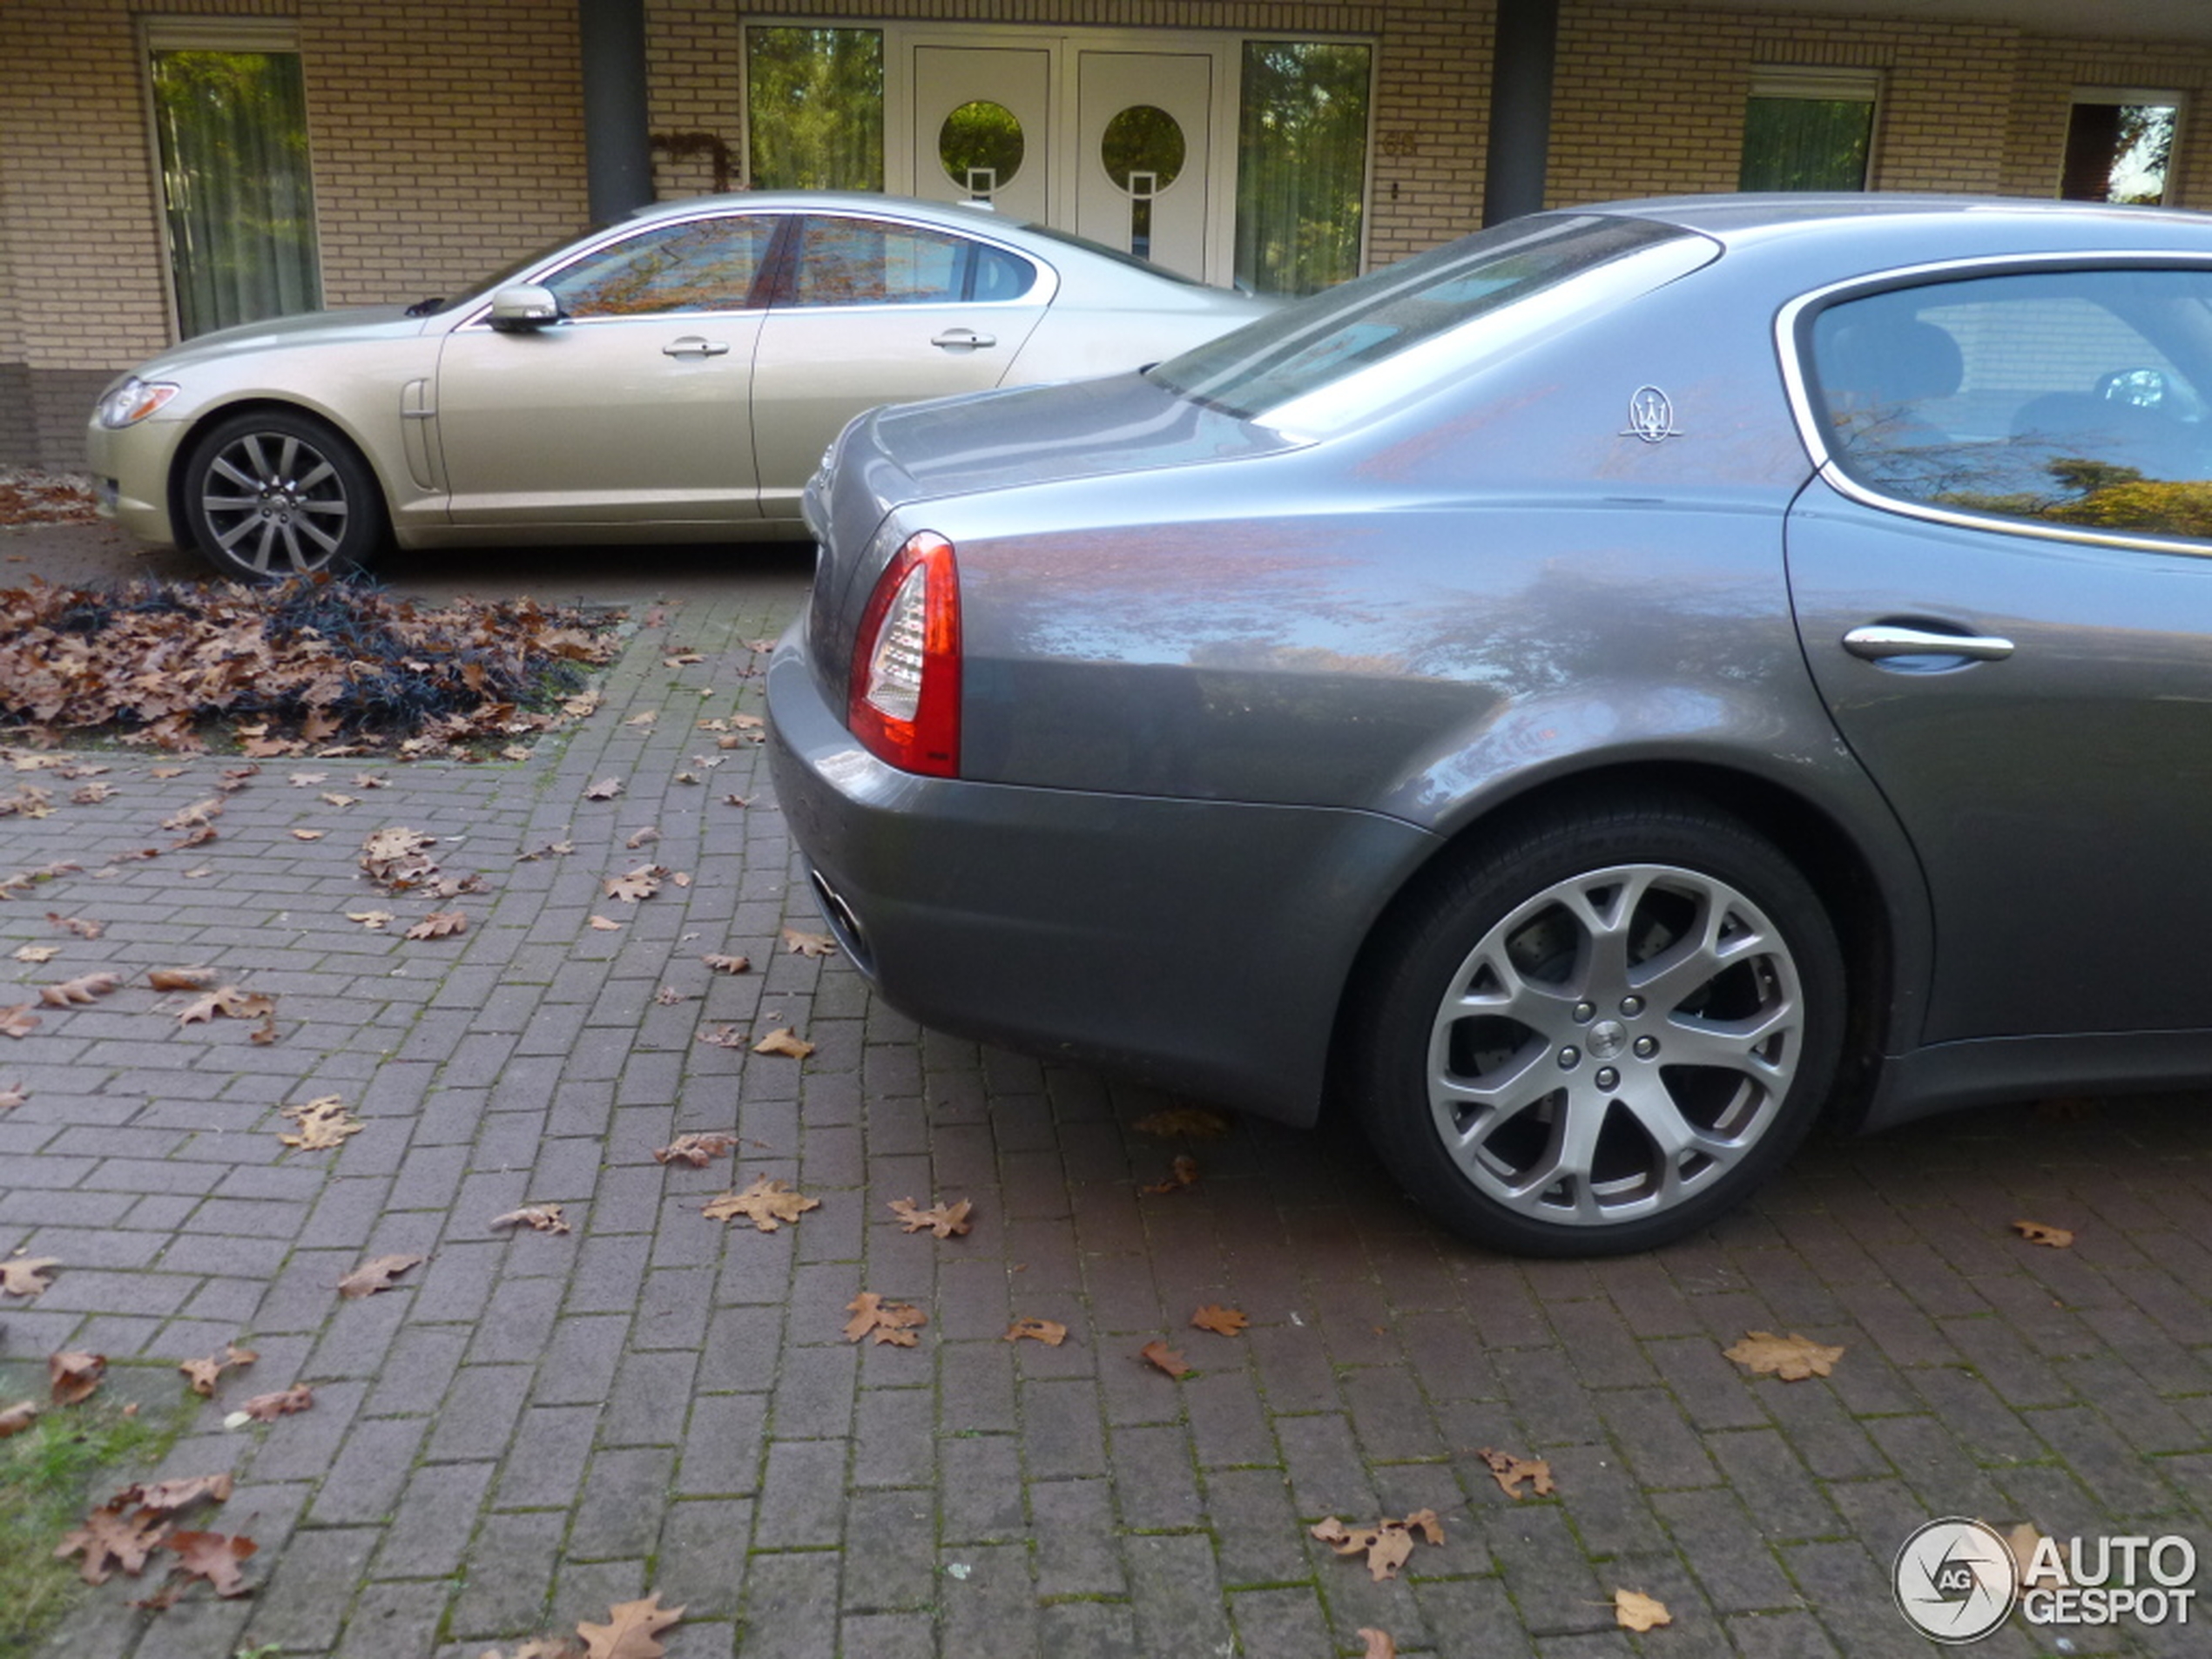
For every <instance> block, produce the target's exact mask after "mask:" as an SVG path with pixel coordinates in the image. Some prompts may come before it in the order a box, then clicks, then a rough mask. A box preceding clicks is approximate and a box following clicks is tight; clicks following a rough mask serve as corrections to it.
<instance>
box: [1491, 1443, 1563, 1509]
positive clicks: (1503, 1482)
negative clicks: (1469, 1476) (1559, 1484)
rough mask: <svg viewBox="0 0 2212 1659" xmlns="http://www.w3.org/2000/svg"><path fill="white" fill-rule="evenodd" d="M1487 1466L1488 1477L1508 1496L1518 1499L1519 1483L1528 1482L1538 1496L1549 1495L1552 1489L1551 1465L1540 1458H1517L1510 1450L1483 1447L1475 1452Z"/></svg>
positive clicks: (1519, 1494) (1519, 1492)
mask: <svg viewBox="0 0 2212 1659" xmlns="http://www.w3.org/2000/svg"><path fill="white" fill-rule="evenodd" d="M1475 1456H1477V1457H1479V1458H1480V1459H1481V1460H1483V1462H1484V1463H1486V1464H1487V1465H1488V1466H1489V1469H1490V1478H1491V1479H1492V1480H1495V1481H1496V1482H1497V1483H1498V1486H1499V1487H1500V1489H1501V1490H1502V1491H1503V1492H1504V1493H1505V1494H1506V1496H1507V1497H1508V1498H1514V1499H1518V1498H1519V1497H1520V1496H1521V1482H1522V1481H1523V1480H1526V1481H1527V1482H1528V1489H1529V1490H1530V1491H1531V1492H1533V1493H1534V1494H1536V1495H1537V1496H1538V1497H1540V1498H1546V1497H1549V1496H1550V1495H1551V1494H1552V1492H1553V1491H1554V1487H1553V1485H1552V1466H1551V1465H1550V1464H1548V1463H1547V1462H1545V1461H1544V1460H1542V1459H1541V1458H1519V1457H1515V1456H1514V1454H1513V1453H1510V1452H1500V1451H1496V1450H1494V1449H1493V1448H1491V1447H1487V1446H1486V1447H1483V1448H1482V1449H1481V1450H1480V1451H1479V1452H1477V1453H1475Z"/></svg>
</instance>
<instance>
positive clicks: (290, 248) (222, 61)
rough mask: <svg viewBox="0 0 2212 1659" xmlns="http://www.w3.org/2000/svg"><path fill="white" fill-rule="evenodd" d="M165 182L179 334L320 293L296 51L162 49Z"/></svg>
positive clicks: (291, 307) (157, 98)
mask: <svg viewBox="0 0 2212 1659" xmlns="http://www.w3.org/2000/svg"><path fill="white" fill-rule="evenodd" d="M153 98H154V120H155V126H156V130H157V132H158V138H159V145H160V151H161V190H162V200H163V206H164V209H165V212H166V214H167V219H168V228H169V258H170V264H171V268H172V273H173V274H174V276H175V279H176V287H177V313H178V323H179V327H180V329H181V330H182V332H183V334H184V336H185V338H186V339H190V338H191V337H192V335H194V334H206V332H207V331H208V330H210V329H212V328H227V327H231V326H232V325H233V324H234V323H243V322H257V321H259V320H261V319H262V318H264V317H279V316H283V315H285V314H288V313H291V312H298V311H313V310H314V309H315V308H316V307H319V306H320V304H321V303H322V284H321V280H320V274H319V272H318V260H317V253H316V246H315V202H314V174H313V170H312V169H311V167H310V166H309V164H308V158H307V88H306V84H305V80H304V78H303V77H302V75H301V73H300V58H299V55H298V54H297V53H294V52H236V51H158V52H156V53H154V54H153Z"/></svg>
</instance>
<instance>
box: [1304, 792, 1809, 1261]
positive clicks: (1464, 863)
mask: <svg viewBox="0 0 2212 1659" xmlns="http://www.w3.org/2000/svg"><path fill="white" fill-rule="evenodd" d="M1848 1001H1849V983H1848V975H1847V974H1846V971H1845V965H1844V953H1843V949H1842V947H1841V944H1840V942H1839V941H1838V936H1837V933H1836V927H1835V924H1834V921H1832V919H1831V917H1830V915H1829V914H1828V911H1827V908H1826V907H1825V906H1824V904H1823V903H1822V901H1821V899H1820V896H1819V894H1817V892H1816V891H1815V890H1814V888H1813V887H1812V886H1811V883H1810V882H1809V881H1808V880H1806V877H1805V873H1804V871H1803V870H1802V869H1800V868H1799V867H1798V866H1797V864H1795V863H1794V862H1793V861H1792V860H1791V859H1790V857H1789V856H1788V855H1786V854H1785V853H1784V852H1783V851H1782V850H1781V849H1780V848H1779V847H1778V846H1776V845H1775V843H1774V842H1773V841H1771V840H1769V839H1768V838H1767V837H1766V836H1765V835H1764V834H1762V833H1760V832H1759V831H1758V830H1757V829H1755V828H1753V827H1752V826H1750V825H1749V824H1747V823H1745V822H1744V821H1743V819H1739V818H1737V817H1736V816H1734V815H1733V814H1731V813H1727V812H1725V811H1723V810H1722V809H1720V808H1719V807H1717V806H1713V805H1711V804H1710V802H1708V801H1706V800H1704V799H1700V798H1698V797H1696V796H1690V795H1677V794H1674V793H1671V792H1669V793H1659V792H1654V793H1652V794H1649V795H1638V796H1635V797H1632V798H1629V799H1622V800H1617V801H1615V800H1609V799H1605V798H1603V797H1602V796H1599V795H1598V794H1596V793H1595V791H1593V792H1589V793H1588V794H1587V795H1584V796H1580V797H1578V798H1577V799H1576V800H1575V802H1574V803H1572V804H1562V805H1561V806H1559V807H1558V808H1555V809H1554V810H1553V811H1551V812H1548V813H1527V814H1524V815H1520V816H1518V817H1516V818H1515V819H1513V820H1512V821H1510V822H1508V823H1506V824H1501V825H1500V826H1496V827H1494V828H1493V829H1490V830H1488V831H1487V832H1480V831H1479V832H1477V833H1474V834H1470V835H1468V836H1467V837H1466V838H1464V839H1463V840H1462V841H1461V842H1460V844H1459V845H1457V846H1455V847H1454V848H1453V852H1452V853H1450V854H1449V855H1447V857H1446V858H1445V859H1443V860H1440V861H1439V862H1438V863H1437V864H1436V865H1434V866H1433V867H1431V868H1430V869H1429V870H1427V871H1426V872H1424V873H1423V874H1422V876H1421V877H1420V879H1419V880H1417V881H1416V882H1414V883H1413V885H1412V886H1411V887H1408V888H1407V889H1406V892H1405V893H1404V894H1400V895H1399V900H1398V902H1397V903H1396V904H1395V905H1394V906H1393V908H1392V912H1391V914H1389V915H1388V916H1386V918H1385V921H1384V922H1383V924H1382V925H1381V926H1380V927H1378V929H1377V931H1376V934H1375V937H1374V938H1373V939H1372V940H1371V941H1369V944H1368V948H1367V949H1366V952H1365V953H1364V954H1363V955H1362V957H1361V961H1360V969H1359V974H1357V976H1356V983H1355V986H1354V988H1353V993H1352V1001H1351V1002H1350V1004H1349V1005H1348V1007H1347V1014H1348V1015H1349V1023H1348V1024H1347V1026H1346V1027H1345V1035H1346V1040H1347V1049H1346V1052H1345V1056H1344V1062H1343V1063H1344V1070H1343V1074H1342V1082H1343V1083H1344V1084H1345V1085H1346V1086H1348V1087H1349V1088H1350V1089H1351V1090H1352V1104H1353V1105H1354V1106H1355V1108H1356V1109H1358V1110H1359V1114H1360V1116H1362V1118H1363V1119H1364V1120H1365V1121H1366V1126H1367V1131H1368V1134H1369V1136H1370V1137H1371V1138H1372V1140H1373V1141H1374V1143H1375V1146H1376V1150H1379V1152H1380V1153H1381V1154H1382V1155H1383V1158H1384V1161H1385V1162H1386V1163H1388V1164H1389V1165H1390V1167H1391V1169H1392V1170H1393V1173H1395V1174H1396V1175H1397V1176H1398V1177H1399V1180H1401V1181H1403V1182H1404V1183H1405V1184H1406V1189H1407V1190H1408V1191H1410V1192H1411V1193H1412V1194H1413V1196H1414V1197H1416V1198H1418V1199H1419V1200H1420V1202H1421V1204H1423V1205H1424V1206H1426V1208H1427V1209H1428V1210H1429V1211H1431V1212H1432V1213H1433V1215H1435V1216H1436V1217H1437V1218H1438V1219H1439V1220H1440V1221H1442V1222H1444V1223H1446V1224H1447V1225H1449V1226H1451V1227H1453V1229H1455V1230H1456V1231H1459V1232H1461V1233H1463V1234H1465V1235H1466V1236H1467V1238H1472V1239H1474V1240H1476V1241H1477V1242H1479V1243H1481V1244H1489V1245H1494V1246H1496V1247H1499V1248H1501V1249H1506V1250H1513V1251H1524V1252H1527V1253H1530V1254H1534V1255H1551V1256H1591V1255H1602V1254H1608V1253H1613V1252H1617V1251H1629V1250H1642V1249H1647V1248H1649V1246H1651V1245H1654V1244H1665V1243H1667V1242H1668V1241H1669V1240H1670V1239H1674V1238H1681V1237H1683V1235H1684V1234H1686V1233H1689V1232H1692V1231H1696V1229H1698V1228H1699V1227H1702V1226H1703V1225H1705V1224H1707V1223H1709V1222H1711V1221H1713V1220H1716V1219H1717V1218H1718V1217H1720V1216H1722V1215H1723V1214H1724V1213H1725V1212H1726V1211H1728V1210H1729V1209H1730V1208H1731V1207H1732V1206H1734V1205H1735V1204H1737V1203H1738V1202H1739V1201H1741V1200H1742V1199H1743V1197H1745V1195H1747V1194H1748V1193H1749V1192H1750V1191H1751V1190H1752V1189H1753V1188H1755V1187H1757V1185H1758V1184H1759V1183H1760V1182H1761V1181H1763V1180H1764V1179H1765V1178H1766V1177H1768V1176H1769V1175H1770V1174H1771V1173H1773V1171H1774V1170H1776V1169H1777V1168H1778V1167H1779V1166H1780V1164H1781V1163H1783V1161H1784V1159H1786V1158H1787V1157H1789V1156H1790V1154H1791V1151H1792V1150H1795V1149H1796V1147H1797V1143H1799V1142H1800V1141H1802V1140H1803V1139H1804V1136H1805V1133H1806V1131H1807V1130H1809V1129H1810V1128H1811V1124H1812V1122H1813V1120H1814V1119H1815V1118H1816V1117H1817V1116H1818V1115H1819V1112H1820V1109H1821V1108H1822V1106H1823V1105H1824V1103H1825V1102H1826V1099H1827V1096H1828V1092H1829V1089H1830V1088H1831V1084H1832V1083H1833V1082H1834V1080H1835V1077H1836V1075H1837V1069H1838V1062H1839V1060H1840V1057H1841V1055H1842V1051H1843V1035H1844V1028H1845V1025H1846V1017H1845V1016H1846V1012H1847V1005H1848Z"/></svg>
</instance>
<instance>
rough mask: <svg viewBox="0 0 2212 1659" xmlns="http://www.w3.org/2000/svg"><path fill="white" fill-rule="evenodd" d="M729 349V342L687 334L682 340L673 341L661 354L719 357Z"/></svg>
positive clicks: (667, 355)
mask: <svg viewBox="0 0 2212 1659" xmlns="http://www.w3.org/2000/svg"><path fill="white" fill-rule="evenodd" d="M729 349H730V347H729V344H728V342H727V341H720V340H705V339H702V338H700V337H699V336H698V334H686V335H685V336H684V337H683V339H681V340H671V341H669V342H668V344H666V345H665V346H663V347H661V348H660V354H661V355H662V356H664V357H719V356H721V355H722V354H724V353H725V352H726V351H728V350H729Z"/></svg>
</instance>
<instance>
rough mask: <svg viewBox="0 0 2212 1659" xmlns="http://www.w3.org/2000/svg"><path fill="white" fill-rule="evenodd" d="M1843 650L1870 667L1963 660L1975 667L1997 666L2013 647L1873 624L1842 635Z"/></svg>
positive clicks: (1984, 637)
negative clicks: (1899, 660)
mask: <svg viewBox="0 0 2212 1659" xmlns="http://www.w3.org/2000/svg"><path fill="white" fill-rule="evenodd" d="M1844 650H1845V651H1849V652H1850V653H1851V655H1852V656H1854V657H1857V658H1862V659H1864V660H1865V661H1866V662H1870V663H1878V662H1880V661H1882V660H1883V659H1884V658H1890V657H1964V658H1967V659H1968V660H1969V661H1972V662H1977V663H2001V662H2003V661H2004V660H2005V658H2007V657H2010V656H2011V655H2012V654H2013V642H2012V641H2011V640H2009V639H2006V638H2005V637H2002V636H2001V635H1998V634H1946V633H1939V632H1938V631H1936V630H1934V629H1932V628H1900V627H1898V626H1896V625H1894V624H1889V623H1876V624H1870V625H1868V626H1866V627H1864V628H1854V629H1852V630H1851V631H1850V632H1849V633H1847V634H1845V635H1844Z"/></svg>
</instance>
